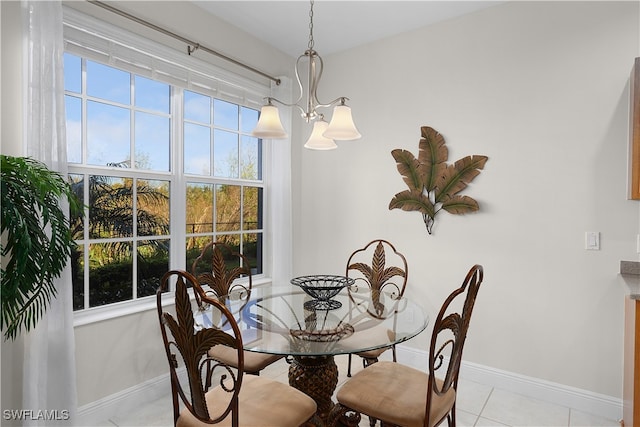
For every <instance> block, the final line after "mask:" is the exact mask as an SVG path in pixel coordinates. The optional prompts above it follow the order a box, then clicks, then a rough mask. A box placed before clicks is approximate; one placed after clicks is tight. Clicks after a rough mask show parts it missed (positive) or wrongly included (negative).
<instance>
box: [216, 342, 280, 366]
mask: <svg viewBox="0 0 640 427" xmlns="http://www.w3.org/2000/svg"><path fill="white" fill-rule="evenodd" d="M209 356H210V357H212V358H214V359H216V360H219V361H221V362H222V363H224V364H225V365H229V366H234V367H237V366H238V350H236V349H235V348H232V347H227V346H224V345H216V346H213V347H211V349H210V350H209ZM282 357H284V356H281V355H277V354H276V355H274V354H264V353H256V352H254V351H245V352H244V371H245V372H251V373H256V372H260V371H261V370H263V369H264V368H266V367H267V366H269V365H270V364H272V363H273V362H275V361H276V360H278V359H281V358H282Z"/></svg>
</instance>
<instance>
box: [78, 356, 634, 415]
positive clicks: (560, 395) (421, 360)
mask: <svg viewBox="0 0 640 427" xmlns="http://www.w3.org/2000/svg"><path fill="white" fill-rule="evenodd" d="M397 353H398V360H400V361H402V363H405V364H407V365H409V366H413V367H415V368H416V369H420V370H426V369H427V354H426V352H425V351H422V350H417V349H414V348H410V347H406V346H402V345H400V346H398V347H397ZM460 377H461V378H463V379H465V380H469V381H475V382H479V383H482V384H487V385H490V386H492V387H496V388H499V389H502V390H506V391H510V392H513V393H518V394H521V395H523V396H527V397H530V398H533V399H538V400H541V401H544V402H549V403H554V404H557V405H561V406H565V407H568V408H572V409H576V410H579V411H582V412H587V413H590V414H594V415H597V416H600V417H603V418H607V419H610V420H619V419H621V418H622V399H618V398H614V397H611V396H606V395H603V394H598V393H594V392H591V391H588V390H582V389H578V388H575V387H570V386H566V385H563V384H558V383H553V382H550V381H545V380H541V379H539V378H532V377H527V376H524V375H520V374H515V373H513V372H507V371H502V370H500V369H495V368H491V367H488V366H484V365H479V364H476V363H471V362H465V361H463V362H462V366H461V368H460ZM169 388H170V384H169V375H168V374H167V375H162V376H160V377H157V378H153V379H151V380H148V381H145V382H143V383H140V384H138V385H136V386H134V387H131V388H128V389H126V390H123V391H121V392H118V393H115V394H112V395H111V396H107V397H105V398H103V399H100V400H98V401H95V402H92V403H90V404H87V405H84V406H82V407H80V408H78V414H77V416H78V419H77V422H76V425H82V426H94V425H99V424H100V423H104V421H105V420H108V419H109V418H111V417H112V416H113V414H117V413H124V412H129V411H133V410H134V409H136V408H137V407H139V406H141V405H145V404H147V403H151V402H153V401H155V400H157V399H159V398H160V397H162V396H165V395H166V394H167V393H168V391H169Z"/></svg>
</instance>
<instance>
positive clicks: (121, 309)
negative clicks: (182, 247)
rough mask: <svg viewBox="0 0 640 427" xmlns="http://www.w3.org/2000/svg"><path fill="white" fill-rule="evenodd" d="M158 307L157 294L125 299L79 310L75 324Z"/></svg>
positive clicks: (257, 282) (258, 281)
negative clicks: (136, 298) (130, 299)
mask: <svg viewBox="0 0 640 427" xmlns="http://www.w3.org/2000/svg"><path fill="white" fill-rule="evenodd" d="M269 284H271V279H270V278H268V277H261V278H258V279H254V280H253V286H254V287H260V286H266V285H269ZM168 295H172V294H167V296H168ZM162 300H163V305H165V304H168V303H170V301H171V299H170V298H165V297H163V298H162ZM155 309H156V296H155V295H153V296H149V297H145V298H141V299H138V300H135V301H123V302H118V303H114V304H109V305H105V306H102V307H94V308H89V309H86V310H82V311H78V312H75V313H74V316H73V326H74V327H77V326H84V325H89V324H92V323H96V322H102V321H105V320H109V319H115V318H118V317H123V316H128V315H130V314H136V313H142V312H145V311H150V310H155Z"/></svg>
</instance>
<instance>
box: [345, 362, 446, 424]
mask: <svg viewBox="0 0 640 427" xmlns="http://www.w3.org/2000/svg"><path fill="white" fill-rule="evenodd" d="M428 380H429V376H428V375H427V374H425V373H424V372H422V371H419V370H417V369H413V368H411V367H408V366H405V365H402V364H400V363H396V362H387V361H380V362H378V363H374V364H373V365H371V366H369V367H368V368H367V369H363V370H361V371H360V372H358V373H357V374H355V375H354V376H353V377H352V378H351V379H350V380H349V381H347V382H346V383H345V384H344V385H343V386H342V387H341V388H340V390H338V394H337V398H338V402H340V403H341V404H343V405H344V406H347V407H349V408H351V409H353V410H355V411H357V412H360V413H363V414H367V415H369V417H373V418H376V419H383V420H385V422H386V423H391V424H395V425H399V426H406V427H423V426H424V424H423V422H424V418H425V411H426V405H425V402H426V401H427V384H428ZM436 382H438V383H441V381H440V380H438V379H436ZM371 390H376V393H371ZM455 399H456V391H455V390H454V389H453V388H450V389H449V390H447V392H446V393H445V394H444V395H442V396H439V395H437V394H436V393H435V392H433V395H432V404H431V405H432V406H431V413H430V414H429V424H428V426H429V427H432V426H435V425H436V423H437V422H438V421H440V420H442V419H443V418H444V417H445V416H446V414H447V413H448V412H449V411H450V410H451V408H452V406H453V404H454V402H455Z"/></svg>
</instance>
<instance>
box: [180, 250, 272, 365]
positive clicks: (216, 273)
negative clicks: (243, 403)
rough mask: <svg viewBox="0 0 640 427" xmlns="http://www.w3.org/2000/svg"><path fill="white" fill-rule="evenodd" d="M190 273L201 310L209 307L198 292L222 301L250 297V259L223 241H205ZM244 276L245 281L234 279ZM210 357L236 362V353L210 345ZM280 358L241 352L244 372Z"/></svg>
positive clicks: (247, 298) (230, 362)
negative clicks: (233, 295)
mask: <svg viewBox="0 0 640 427" xmlns="http://www.w3.org/2000/svg"><path fill="white" fill-rule="evenodd" d="M191 273H192V274H193V275H194V276H195V277H196V278H197V279H198V282H199V283H198V284H197V285H196V286H197V287H198V288H199V289H198V292H195V297H196V302H197V304H198V307H199V309H200V311H202V312H206V311H207V310H208V306H207V304H206V303H205V302H203V301H202V299H201V298H200V295H201V294H202V295H208V296H212V297H214V298H217V299H218V301H220V302H222V303H223V304H225V303H226V302H227V297H228V295H229V294H231V293H232V292H237V293H238V294H239V295H241V296H240V297H241V298H244V299H246V301H248V300H249V296H250V295H251V289H252V286H253V280H252V274H251V267H250V264H249V260H248V259H247V257H245V256H244V255H243V254H241V253H239V252H238V251H237V250H235V248H233V247H232V246H230V245H228V244H226V243H224V242H211V243H209V244H207V245H206V246H205V247H204V248H203V249H202V251H201V253H200V256H198V258H196V259H195V260H194V262H193V264H192V265H191ZM245 278H246V280H243V281H236V280H237V279H245ZM202 285H206V286H207V289H204V288H203V286H202ZM222 326H225V325H222ZM209 356H211V357H212V358H215V359H218V360H222V361H224V362H225V363H228V364H230V365H232V366H234V365H235V362H234V358H235V353H234V352H230V351H229V349H226V348H224V347H222V346H218V347H212V348H211V351H210V352H209ZM282 357H283V356H281V355H273V354H264V353H255V352H244V359H245V365H244V369H245V372H247V373H250V374H254V375H260V371H262V370H263V369H264V368H266V367H267V366H269V365H270V364H272V363H274V362H276V361H277V360H279V359H281V358H282Z"/></svg>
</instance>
